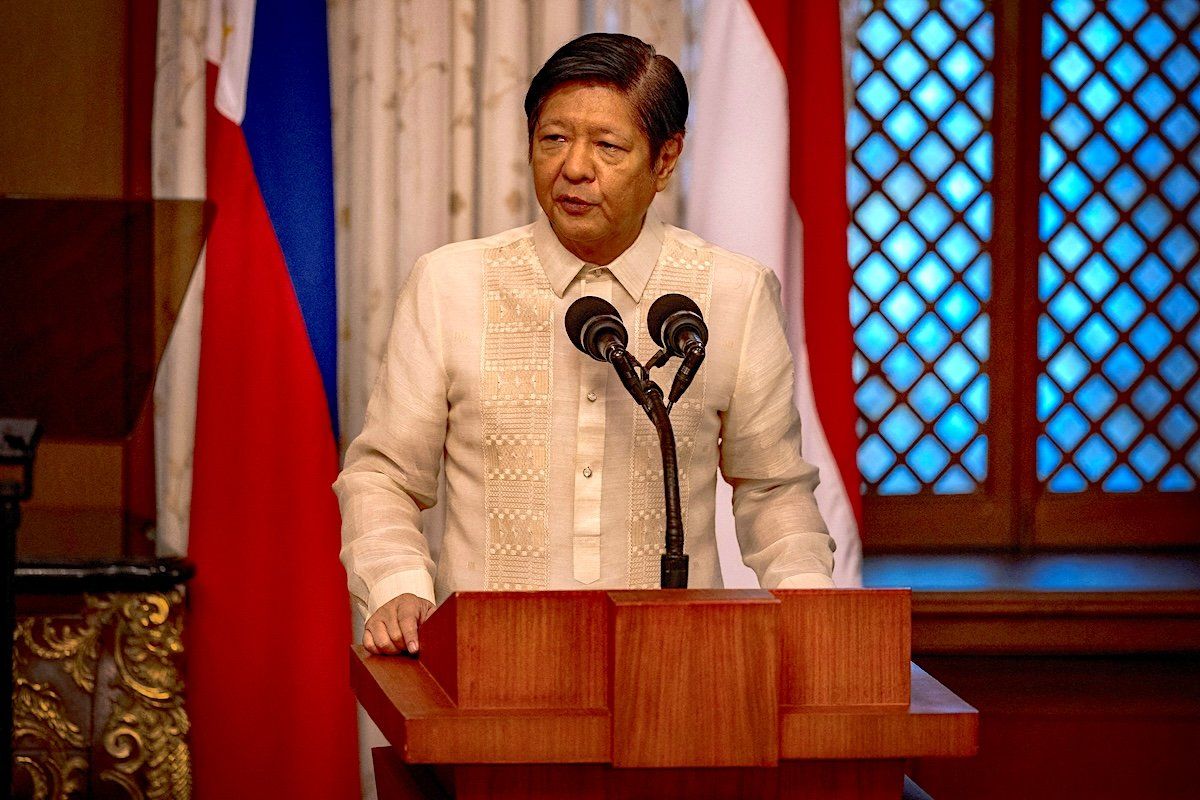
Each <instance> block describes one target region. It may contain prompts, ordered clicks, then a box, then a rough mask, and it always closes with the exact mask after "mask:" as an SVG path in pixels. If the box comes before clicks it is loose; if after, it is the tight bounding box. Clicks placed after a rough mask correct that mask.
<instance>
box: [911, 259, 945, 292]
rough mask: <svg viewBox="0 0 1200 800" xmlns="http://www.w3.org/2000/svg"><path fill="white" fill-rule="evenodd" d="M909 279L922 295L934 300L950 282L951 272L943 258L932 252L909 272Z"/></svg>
mask: <svg viewBox="0 0 1200 800" xmlns="http://www.w3.org/2000/svg"><path fill="white" fill-rule="evenodd" d="M908 280H909V282H910V283H911V284H912V285H913V286H915V287H916V289H917V291H918V292H920V293H921V296H922V297H924V298H925V299H926V300H929V301H933V300H936V299H937V298H938V296H939V295H941V293H942V291H943V290H944V289H945V288H946V286H948V285H949V284H950V280H951V273H950V270H949V268H948V267H947V266H946V265H945V264H944V263H942V261H941V259H939V258H938V257H937V256H935V255H933V254H932V253H930V254H929V255H927V256H925V257H924V258H922V259H921V263H919V264H918V265H917V266H916V268H915V269H913V270H911V271H910V272H909V273H908Z"/></svg>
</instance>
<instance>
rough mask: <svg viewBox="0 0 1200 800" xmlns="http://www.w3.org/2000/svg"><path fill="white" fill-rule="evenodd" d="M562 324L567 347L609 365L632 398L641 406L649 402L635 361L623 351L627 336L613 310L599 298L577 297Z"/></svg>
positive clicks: (626, 343)
mask: <svg viewBox="0 0 1200 800" xmlns="http://www.w3.org/2000/svg"><path fill="white" fill-rule="evenodd" d="M565 322H566V327H567V337H568V338H569V339H570V340H571V344H573V345H575V347H577V348H578V349H579V350H581V351H582V352H584V353H586V354H587V355H589V356H591V357H592V358H594V359H596V360H597V361H607V362H608V363H610V364H612V365H613V368H614V369H616V371H617V376H618V377H620V379H621V383H623V384H625V388H626V389H627V390H628V391H629V393H630V394H631V395H633V399H634V400H636V401H637V402H638V405H641V406H645V405H646V404H647V403H648V402H649V400H648V399H647V397H646V392H645V390H644V389H643V387H642V379H641V378H640V377H638V374H637V361H635V360H634V358H633V356H631V355H629V351H628V350H626V349H625V348H626V347H627V346H628V345H629V333H628V332H627V331H626V330H625V324H624V323H623V322H621V314H620V312H618V311H617V309H616V307H614V306H613V304H612V303H610V302H608V301H607V300H605V299H603V298H600V297H592V296H586V297H581V298H579V299H578V300H576V301H575V302H574V303H572V304H571V307H570V308H568V309H567V316H566V320H565Z"/></svg>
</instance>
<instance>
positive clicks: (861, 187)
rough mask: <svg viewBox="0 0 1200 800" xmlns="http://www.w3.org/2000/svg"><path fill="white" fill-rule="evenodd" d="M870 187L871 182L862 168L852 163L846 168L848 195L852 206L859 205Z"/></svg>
mask: <svg viewBox="0 0 1200 800" xmlns="http://www.w3.org/2000/svg"><path fill="white" fill-rule="evenodd" d="M870 188H871V182H870V181H868V180H867V177H866V176H865V175H863V174H862V171H861V170H860V169H858V168H857V167H855V166H854V165H853V164H851V165H850V166H849V168H848V169H847V170H846V197H847V198H848V199H849V200H850V207H851V208H853V207H854V206H856V205H858V203H859V201H860V200H862V199H863V195H865V194H866V193H867V190H869V189H870Z"/></svg>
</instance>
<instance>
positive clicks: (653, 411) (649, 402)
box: [623, 350, 688, 589]
mask: <svg viewBox="0 0 1200 800" xmlns="http://www.w3.org/2000/svg"><path fill="white" fill-rule="evenodd" d="M623 355H625V356H626V357H628V358H629V360H630V361H632V362H633V364H634V365H635V366H636V367H637V370H638V372H639V373H640V374H641V386H640V387H639V390H640V394H641V398H640V404H641V406H642V409H643V410H644V411H645V412H646V416H647V417H649V418H650V422H651V423H652V424H653V425H654V430H655V432H656V433H657V434H658V449H659V451H660V452H661V453H662V462H663V499H664V500H665V501H666V552H664V553H663V555H662V566H661V567H660V572H659V587H660V588H662V589H686V588H687V584H688V557H687V554H686V553H684V552H683V507H682V504H681V501H680V498H679V456H678V453H677V452H676V449H675V429H674V428H673V427H672V426H671V417H670V412H669V411H668V410H667V407H666V404H664V403H663V390H662V387H661V386H659V385H658V384H657V383H655V382H654V381H652V380H650V374H649V370H648V369H647V367H643V366H642V365H641V364H638V363H637V360H636V359H634V358H633V356H632V355H629V354H628V351H627V350H626V351H623ZM667 358H669V356H667V355H666V354H665V353H664V352H662V351H659V353H658V354H657V355H655V356H654V358H652V359H650V362H649V365H648V366H649V367H655V366H662V365H663V364H664V363H666V360H667Z"/></svg>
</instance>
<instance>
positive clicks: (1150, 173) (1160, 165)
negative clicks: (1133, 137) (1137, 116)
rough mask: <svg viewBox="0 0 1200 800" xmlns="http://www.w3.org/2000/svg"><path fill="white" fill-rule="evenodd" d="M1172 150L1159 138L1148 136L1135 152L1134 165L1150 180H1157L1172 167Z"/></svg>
mask: <svg viewBox="0 0 1200 800" xmlns="http://www.w3.org/2000/svg"><path fill="white" fill-rule="evenodd" d="M1172 161H1173V156H1172V155H1171V150H1170V149H1169V148H1168V147H1167V146H1166V145H1165V144H1163V141H1162V139H1159V138H1158V137H1157V136H1153V135H1151V136H1148V137H1146V139H1145V140H1144V141H1143V142H1142V143H1141V144H1139V145H1138V146H1137V149H1136V150H1134V151H1133V163H1134V164H1136V165H1137V167H1138V169H1140V170H1141V171H1142V174H1143V175H1145V176H1146V177H1148V178H1151V179H1153V178H1157V177H1158V176H1159V175H1162V174H1163V172H1164V171H1165V170H1166V169H1167V167H1169V166H1171V163H1172Z"/></svg>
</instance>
